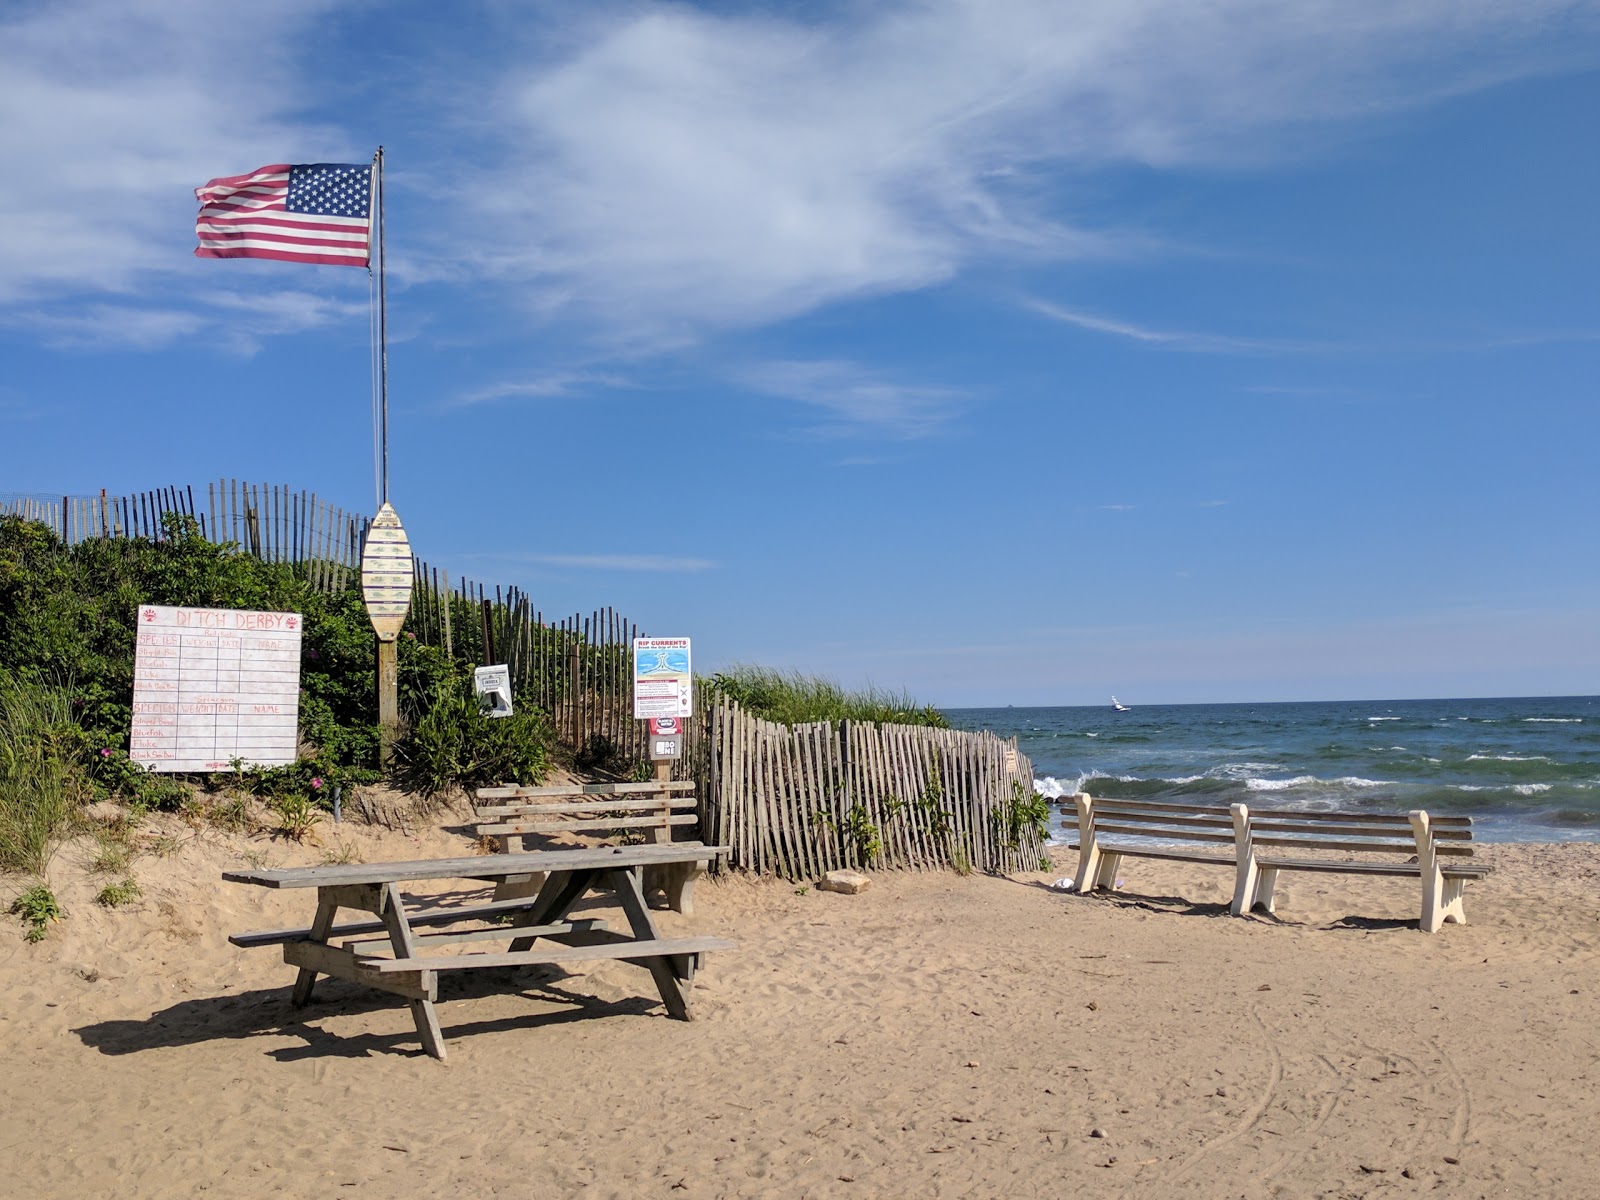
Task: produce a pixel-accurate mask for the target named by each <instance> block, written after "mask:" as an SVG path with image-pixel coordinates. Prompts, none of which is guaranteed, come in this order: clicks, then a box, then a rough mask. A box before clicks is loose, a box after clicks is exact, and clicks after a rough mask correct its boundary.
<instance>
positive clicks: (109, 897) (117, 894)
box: [94, 877, 143, 908]
mask: <svg viewBox="0 0 1600 1200" xmlns="http://www.w3.org/2000/svg"><path fill="white" fill-rule="evenodd" d="M141 895H143V892H141V891H140V890H139V884H138V882H137V881H136V880H134V879H132V878H131V877H130V878H128V879H124V880H123V881H122V882H121V883H108V884H106V886H105V887H103V888H101V889H100V891H99V893H98V894H97V895H96V896H95V898H94V902H95V903H96V904H99V905H102V906H103V907H105V908H121V907H122V906H123V905H125V904H132V903H133V902H134V901H135V900H137V899H138V898H139V897H140V896H141Z"/></svg>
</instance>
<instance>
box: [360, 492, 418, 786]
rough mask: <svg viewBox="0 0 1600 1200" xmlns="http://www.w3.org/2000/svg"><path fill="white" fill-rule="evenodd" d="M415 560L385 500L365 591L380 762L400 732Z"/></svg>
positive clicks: (371, 531) (375, 521) (374, 527)
mask: <svg viewBox="0 0 1600 1200" xmlns="http://www.w3.org/2000/svg"><path fill="white" fill-rule="evenodd" d="M415 583H416V564H415V563H414V562H413V561H412V558H411V543H410V542H408V541H407V540H406V531H405V530H404V529H403V528H402V527H401V525H400V517H399V514H397V513H396V512H395V511H394V507H393V506H392V505H391V504H390V503H389V502H388V501H387V500H385V501H384V502H383V505H382V507H380V508H379V509H378V515H377V516H375V517H373V518H372V524H371V525H370V526H369V527H368V529H367V544H366V546H365V547H364V548H363V549H362V551H361V596H362V598H363V599H364V600H365V601H366V603H367V617H368V619H370V620H371V621H372V632H373V633H374V634H375V635H376V636H377V639H378V675H377V688H378V726H379V734H378V764H379V765H380V766H387V765H388V763H389V754H390V752H391V751H392V750H393V749H394V743H395V739H396V738H398V737H399V735H400V653H399V647H398V646H397V645H396V644H395V643H396V640H397V639H398V638H399V637H400V627H401V626H402V625H404V624H405V623H406V613H407V612H408V611H410V608H411V589H412V587H413V586H414V585H415Z"/></svg>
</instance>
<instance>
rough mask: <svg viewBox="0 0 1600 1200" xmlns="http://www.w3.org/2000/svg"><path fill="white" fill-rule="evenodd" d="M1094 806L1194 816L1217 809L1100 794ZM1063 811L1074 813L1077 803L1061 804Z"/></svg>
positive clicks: (1198, 805) (1097, 808) (1208, 814)
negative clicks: (1117, 797) (1114, 797)
mask: <svg viewBox="0 0 1600 1200" xmlns="http://www.w3.org/2000/svg"><path fill="white" fill-rule="evenodd" d="M1094 807H1095V811H1097V812H1098V811H1099V810H1100V809H1101V808H1102V807H1104V808H1106V809H1107V810H1111V809H1121V810H1124V811H1127V812H1152V813H1157V812H1170V813H1176V814H1178V815H1179V816H1182V815H1184V814H1185V813H1187V814H1190V815H1192V816H1210V815H1211V814H1212V813H1214V812H1216V811H1217V809H1216V808H1215V807H1207V806H1206V805H1204V804H1174V803H1170V802H1168V801H1165V800H1121V799H1112V798H1110V797H1100V796H1096V797H1095V798H1094ZM1061 811H1062V812H1063V813H1074V812H1077V811H1078V809H1077V805H1076V804H1073V803H1066V804H1063V805H1062V806H1061ZM1222 812H1223V814H1224V815H1226V814H1227V807H1226V806H1225V805H1224V806H1223V808H1222Z"/></svg>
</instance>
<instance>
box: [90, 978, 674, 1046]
mask: <svg viewBox="0 0 1600 1200" xmlns="http://www.w3.org/2000/svg"><path fill="white" fill-rule="evenodd" d="M544 971H545V973H546V974H549V975H551V976H552V977H551V978H549V979H546V980H538V979H533V980H530V979H529V978H528V977H529V976H530V975H532V974H534V972H531V971H529V970H528V969H526V968H514V967H508V968H506V969H505V970H504V971H503V972H502V971H478V972H472V973H471V974H472V977H470V978H466V979H459V978H450V977H448V976H447V977H445V978H444V979H441V981H440V984H439V1001H440V1003H441V1005H443V1004H447V1003H449V1002H453V1001H456V1000H471V999H481V998H483V997H487V996H495V995H504V994H506V993H515V994H517V995H520V996H523V997H525V998H527V999H528V1000H531V1001H535V1002H540V1003H548V1004H570V1005H571V1006H572V1007H571V1008H568V1009H565V1010H562V1011H558V1012H531V1013H527V1014H524V1015H520V1016H515V1017H503V1018H499V1019H496V1020H491V1021H459V1020H458V1021H455V1022H454V1023H452V1022H451V1020H450V1018H452V1017H455V1016H456V1014H457V1012H458V1011H459V1010H455V1009H449V1008H441V1009H440V1011H439V1017H440V1024H441V1026H442V1028H443V1032H444V1035H445V1038H446V1040H450V1039H454V1038H457V1037H463V1036H468V1035H471V1034H473V1033H487V1032H492V1031H495V1030H508V1029H523V1030H526V1029H538V1028H541V1027H545V1026H555V1025H564V1024H567V1023H569V1022H572V1021H584V1020H589V1019H591V1018H594V1017H606V1016H624V1015H632V1016H643V1015H646V1014H649V1013H650V1011H651V1010H652V1009H655V1010H657V1015H662V1016H664V1015H665V1014H664V1012H663V1011H662V1009H661V1001H660V1000H659V999H657V998H646V997H643V996H630V997H628V998H627V999H624V1000H618V1001H606V1000H598V999H596V998H595V997H593V996H585V995H582V994H581V993H578V992H572V991H567V990H564V989H563V988H562V987H561V986H560V981H561V979H562V978H565V976H560V975H556V974H555V973H554V972H553V971H552V970H551V969H548V968H546V969H544ZM497 976H498V977H499V978H498V979H497V978H496V977H497ZM646 978H648V977H646ZM519 981H520V982H519ZM289 992H290V988H289V987H287V986H286V987H280V988H259V989H257V990H255V991H249V992H239V993H236V994H234V995H229V996H211V997H205V998H201V999H194V1000H182V1001H179V1002H178V1003H177V1004H173V1005H171V1006H169V1007H167V1008H163V1009H160V1010H158V1011H157V1012H153V1013H151V1014H150V1015H149V1016H148V1017H146V1018H145V1019H143V1020H116V1021H98V1022H96V1023H94V1024H92V1025H84V1026H81V1027H79V1028H77V1029H74V1030H73V1031H72V1032H73V1033H75V1034H77V1035H78V1037H79V1038H81V1039H82V1040H83V1043H84V1044H85V1045H86V1046H90V1047H92V1048H93V1049H96V1050H98V1051H100V1053H101V1054H108V1055H123V1054H139V1053H141V1052H143V1051H146V1050H161V1049H170V1048H172V1047H177V1046H192V1045H196V1044H198V1043H201V1042H208V1041H217V1040H221V1039H228V1038H232V1039H245V1038H272V1039H282V1038H298V1039H300V1041H301V1042H302V1044H300V1045H294V1046H275V1047H273V1048H271V1049H268V1050H266V1051H265V1053H266V1054H268V1055H269V1056H270V1057H272V1058H275V1059H277V1060H278V1061H279V1062H297V1061H299V1060H301V1059H306V1058H319V1057H324V1056H329V1057H341V1058H366V1057H368V1056H370V1055H374V1054H400V1055H406V1056H411V1057H419V1058H420V1057H425V1056H424V1054H423V1051H422V1047H421V1044H420V1043H419V1042H418V1039H417V1033H416V1031H415V1030H414V1029H412V1028H410V1021H409V1013H408V1012H407V1009H406V1002H405V1001H404V1000H403V999H402V998H401V997H399V996H390V995H387V994H385V993H382V992H376V991H373V990H372V989H370V988H364V987H362V986H361V985H359V984H354V983H346V982H344V981H342V980H337V979H329V978H326V977H323V978H320V979H318V980H317V991H316V995H315V997H314V998H313V1000H312V1002H311V1003H310V1004H308V1005H307V1006H306V1007H305V1008H302V1009H298V1010H297V1009H293V1008H291V1007H290V1006H289ZM379 1010H393V1011H395V1012H397V1013H398V1014H399V1015H400V1019H401V1020H402V1021H404V1022H405V1026H406V1027H405V1028H404V1029H403V1030H401V1031H400V1032H396V1033H386V1034H375V1033H362V1034H357V1035H355V1036H351V1037H341V1036H338V1035H336V1034H333V1033H329V1032H328V1031H326V1030H324V1029H322V1028H320V1027H318V1026H317V1025H315V1024H313V1023H312V1022H315V1021H317V1020H318V1019H319V1018H322V1017H327V1016H341V1017H342V1016H350V1015H360V1014H363V1013H370V1012H377V1011H379Z"/></svg>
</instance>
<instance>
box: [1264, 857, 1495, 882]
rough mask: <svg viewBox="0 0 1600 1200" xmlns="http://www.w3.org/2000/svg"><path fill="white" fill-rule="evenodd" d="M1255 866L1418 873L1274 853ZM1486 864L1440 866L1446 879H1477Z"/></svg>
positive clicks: (1407, 866) (1406, 866)
mask: <svg viewBox="0 0 1600 1200" xmlns="http://www.w3.org/2000/svg"><path fill="white" fill-rule="evenodd" d="M1256 863H1257V865H1258V866H1263V867H1273V868H1275V869H1276V870H1279V871H1322V872H1332V873H1337V874H1341V875H1395V876H1400V877H1403V878H1411V879H1415V878H1417V877H1418V876H1419V875H1421V874H1422V869H1421V867H1419V866H1418V865H1417V864H1416V863H1368V862H1347V861H1340V860H1337V859H1315V858H1281V857H1279V856H1278V855H1275V854H1274V855H1266V854H1258V855H1256ZM1489 870H1490V868H1489V867H1488V866H1487V864H1482V863H1469V864H1463V865H1462V866H1459V867H1458V866H1448V867H1441V868H1440V874H1442V875H1444V876H1445V877H1446V878H1450V879H1454V878H1457V877H1460V878H1464V879H1481V878H1482V877H1483V876H1485V875H1487V874H1489Z"/></svg>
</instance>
